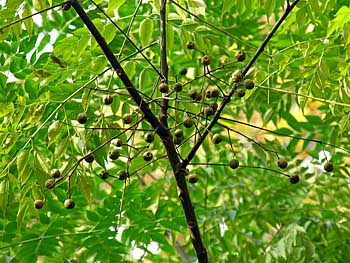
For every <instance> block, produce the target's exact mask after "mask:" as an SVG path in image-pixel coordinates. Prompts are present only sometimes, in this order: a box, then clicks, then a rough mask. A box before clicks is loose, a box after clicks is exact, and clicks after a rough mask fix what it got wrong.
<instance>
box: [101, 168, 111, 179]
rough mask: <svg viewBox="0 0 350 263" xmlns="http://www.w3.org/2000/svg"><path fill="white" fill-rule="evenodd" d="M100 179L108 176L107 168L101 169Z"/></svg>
mask: <svg viewBox="0 0 350 263" xmlns="http://www.w3.org/2000/svg"><path fill="white" fill-rule="evenodd" d="M100 177H101V179H103V180H105V179H107V178H108V177H109V172H108V171H107V170H103V171H102V172H101V174H100Z"/></svg>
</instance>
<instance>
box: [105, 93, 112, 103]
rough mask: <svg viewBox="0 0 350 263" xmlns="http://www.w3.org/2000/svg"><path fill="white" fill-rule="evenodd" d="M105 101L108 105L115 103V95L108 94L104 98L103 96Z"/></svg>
mask: <svg viewBox="0 0 350 263" xmlns="http://www.w3.org/2000/svg"><path fill="white" fill-rule="evenodd" d="M103 102H104V104H106V105H110V104H112V103H113V97H112V96H111V95H109V94H108V95H106V96H105V97H104V98H103Z"/></svg>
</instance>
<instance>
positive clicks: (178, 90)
mask: <svg viewBox="0 0 350 263" xmlns="http://www.w3.org/2000/svg"><path fill="white" fill-rule="evenodd" d="M174 90H175V91H177V92H180V91H182V83H179V82H176V83H175V85H174Z"/></svg>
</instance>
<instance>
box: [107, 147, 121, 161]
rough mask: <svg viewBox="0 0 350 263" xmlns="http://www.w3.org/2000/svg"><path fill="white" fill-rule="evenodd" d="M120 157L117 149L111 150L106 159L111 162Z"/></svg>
mask: <svg viewBox="0 0 350 263" xmlns="http://www.w3.org/2000/svg"><path fill="white" fill-rule="evenodd" d="M119 156H120V153H119V151H118V150H117V149H113V150H112V151H110V153H109V155H108V157H109V158H110V159H111V160H116V159H118V158H119Z"/></svg>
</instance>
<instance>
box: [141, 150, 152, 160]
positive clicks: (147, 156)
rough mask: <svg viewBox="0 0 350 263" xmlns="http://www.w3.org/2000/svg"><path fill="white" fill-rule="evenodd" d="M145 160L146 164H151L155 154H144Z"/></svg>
mask: <svg viewBox="0 0 350 263" xmlns="http://www.w3.org/2000/svg"><path fill="white" fill-rule="evenodd" d="M143 159H144V160H145V161H146V162H149V161H150V160H152V159H153V154H152V153H151V152H145V153H144V154H143Z"/></svg>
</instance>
